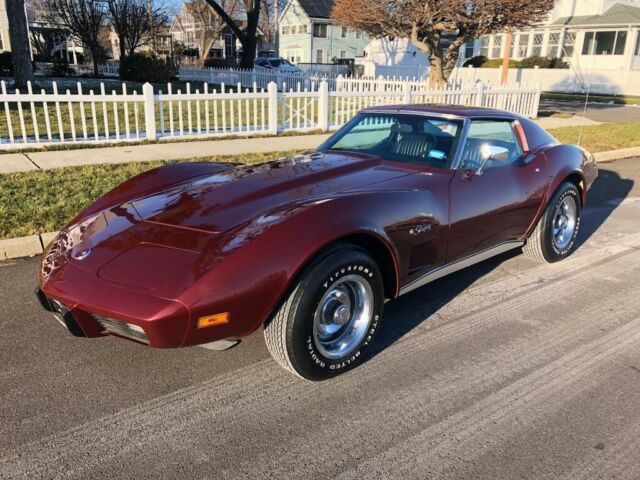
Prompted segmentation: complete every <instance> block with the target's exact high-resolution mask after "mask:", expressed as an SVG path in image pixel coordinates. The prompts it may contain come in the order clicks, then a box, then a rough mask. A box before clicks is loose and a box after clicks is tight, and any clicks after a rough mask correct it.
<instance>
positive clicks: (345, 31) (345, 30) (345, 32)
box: [341, 27, 347, 38]
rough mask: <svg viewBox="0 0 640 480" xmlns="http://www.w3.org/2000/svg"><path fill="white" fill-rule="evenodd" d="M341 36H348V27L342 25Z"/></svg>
mask: <svg viewBox="0 0 640 480" xmlns="http://www.w3.org/2000/svg"><path fill="white" fill-rule="evenodd" d="M341 36H342V38H347V27H342V32H341Z"/></svg>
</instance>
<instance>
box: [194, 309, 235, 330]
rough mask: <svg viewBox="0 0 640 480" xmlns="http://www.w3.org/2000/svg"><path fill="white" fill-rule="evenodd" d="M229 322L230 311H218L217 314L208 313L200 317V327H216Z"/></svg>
mask: <svg viewBox="0 0 640 480" xmlns="http://www.w3.org/2000/svg"><path fill="white" fill-rule="evenodd" d="M225 323H229V312H223V313H216V314H215V315H207V316H206V317H200V318H199V319H198V328H207V327H215V326H217V325H224V324H225Z"/></svg>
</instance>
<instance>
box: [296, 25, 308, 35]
mask: <svg viewBox="0 0 640 480" xmlns="http://www.w3.org/2000/svg"><path fill="white" fill-rule="evenodd" d="M298 33H307V25H306V24H305V25H298Z"/></svg>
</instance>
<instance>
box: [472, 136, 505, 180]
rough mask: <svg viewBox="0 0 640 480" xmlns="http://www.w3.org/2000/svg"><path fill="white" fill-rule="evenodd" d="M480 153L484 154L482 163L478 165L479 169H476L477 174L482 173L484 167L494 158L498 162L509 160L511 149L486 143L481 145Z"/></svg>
mask: <svg viewBox="0 0 640 480" xmlns="http://www.w3.org/2000/svg"><path fill="white" fill-rule="evenodd" d="M480 155H481V156H482V164H481V165H480V166H479V167H478V170H476V175H482V169H483V168H484V166H485V165H486V164H487V162H488V161H489V160H494V161H496V162H504V161H505V160H508V159H509V150H508V149H507V148H504V147H499V146H497V145H489V144H488V143H485V144H484V145H482V147H480Z"/></svg>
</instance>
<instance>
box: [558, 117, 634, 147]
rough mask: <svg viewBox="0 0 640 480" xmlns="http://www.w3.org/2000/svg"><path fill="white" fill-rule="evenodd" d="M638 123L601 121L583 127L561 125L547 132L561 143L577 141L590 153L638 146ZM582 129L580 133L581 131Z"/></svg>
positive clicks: (574, 142)
mask: <svg viewBox="0 0 640 480" xmlns="http://www.w3.org/2000/svg"><path fill="white" fill-rule="evenodd" d="M638 121H639V123H603V124H601V125H589V126H585V127H561V128H554V129H552V130H548V132H549V133H550V134H551V135H553V136H554V137H555V138H557V139H558V141H559V142H561V143H572V144H576V143H578V140H580V146H582V147H583V148H585V149H586V150H588V151H589V152H591V153H596V152H608V151H609V150H619V149H621V148H630V147H640V110H639V111H638ZM581 131H582V135H581V133H580V132H581Z"/></svg>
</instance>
